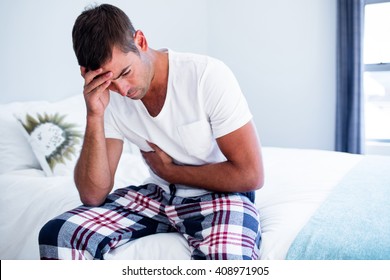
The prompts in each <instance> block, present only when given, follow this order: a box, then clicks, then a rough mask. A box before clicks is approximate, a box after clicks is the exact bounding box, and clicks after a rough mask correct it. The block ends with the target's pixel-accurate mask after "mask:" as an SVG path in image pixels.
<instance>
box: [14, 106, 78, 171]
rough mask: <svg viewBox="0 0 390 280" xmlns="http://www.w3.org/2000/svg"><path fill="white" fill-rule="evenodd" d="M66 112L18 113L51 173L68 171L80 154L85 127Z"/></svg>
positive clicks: (43, 164) (33, 144)
mask: <svg viewBox="0 0 390 280" xmlns="http://www.w3.org/2000/svg"><path fill="white" fill-rule="evenodd" d="M66 117H67V115H65V114H62V113H59V112H57V113H52V114H50V113H46V112H45V113H43V114H42V113H36V114H30V113H27V114H26V115H25V117H24V118H22V117H18V120H19V121H20V123H21V125H22V128H23V131H24V132H25V133H24V134H25V136H26V138H27V140H28V142H29V143H30V145H31V148H32V151H33V152H34V154H35V156H36V157H37V159H38V161H39V163H40V165H41V167H42V169H43V171H45V173H46V175H47V176H52V175H68V174H69V173H71V172H72V171H73V168H74V166H75V164H76V160H77V158H78V155H79V154H80V150H81V144H82V139H83V131H81V130H80V127H79V126H78V125H77V123H71V122H67V118H66Z"/></svg>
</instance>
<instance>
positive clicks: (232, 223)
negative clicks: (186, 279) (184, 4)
mask: <svg viewBox="0 0 390 280" xmlns="http://www.w3.org/2000/svg"><path fill="white" fill-rule="evenodd" d="M72 35H73V46H74V50H75V53H76V56H77V59H78V62H79V65H80V66H81V75H82V76H83V78H84V80H85V85H84V97H85V102H86V105H87V127H86V131H85V139H84V144H83V148H82V151H81V154H80V158H79V160H78V163H77V165H76V168H75V174H74V178H75V183H76V186H77V189H78V191H79V193H80V198H81V201H82V202H83V204H84V205H83V206H81V207H79V208H77V209H75V210H72V211H69V212H67V213H64V214H63V215H61V216H59V217H57V218H55V219H54V220H52V221H50V222H48V223H47V224H46V225H45V226H44V227H43V229H42V230H41V232H40V236H39V242H40V252H41V258H42V259H70V258H72V259H103V258H104V254H106V253H107V252H108V251H110V250H112V249H114V248H116V247H118V246H120V245H121V244H123V243H125V242H129V241H131V240H134V239H136V238H140V237H143V236H146V235H150V234H155V233H161V232H173V231H175V232H179V233H181V234H182V235H183V236H184V237H185V238H186V239H187V241H188V244H189V246H190V249H191V252H192V258H193V259H256V258H257V257H258V251H259V246H260V240H261V236H260V225H259V217H258V213H257V210H256V208H255V207H254V204H253V202H254V190H256V189H258V188H260V187H261V186H262V184H263V166H262V159H261V153H260V144H259V141H258V138H257V135H256V131H255V128H254V125H253V123H252V121H251V119H252V115H251V113H250V111H249V109H248V105H247V103H246V100H245V98H244V96H243V94H242V93H241V90H240V88H239V86H238V83H237V81H236V79H235V77H234V76H233V74H232V72H231V71H230V70H229V69H228V68H227V67H226V66H225V65H224V64H223V63H222V62H220V61H218V60H216V59H213V58H210V57H206V56H200V55H194V54H184V53H176V52H174V51H171V50H154V49H151V48H149V46H148V43H147V40H146V38H145V36H144V34H143V33H142V32H141V31H139V30H138V31H136V30H134V28H133V26H132V24H131V22H130V20H129V18H128V17H127V16H126V15H125V14H124V12H123V11H121V10H120V9H118V8H116V7H114V6H111V5H101V6H97V7H94V8H91V9H88V10H86V11H84V12H83V13H82V14H81V15H80V16H79V17H78V18H77V20H76V22H75V25H74V28H73V34H72ZM125 140H128V141H131V142H132V143H134V144H135V145H137V146H138V147H139V148H140V150H141V152H142V155H143V158H144V159H145V162H146V164H147V165H148V166H149V167H150V171H151V172H150V173H151V177H150V178H149V179H146V181H145V185H142V186H129V187H126V188H123V189H119V190H116V191H114V192H112V193H111V191H112V189H113V185H114V176H115V171H116V168H117V166H118V162H119V159H120V156H121V153H122V147H123V141H125ZM128 168H129V169H130V168H132V167H131V166H129V167H128ZM129 184H131V182H129Z"/></svg>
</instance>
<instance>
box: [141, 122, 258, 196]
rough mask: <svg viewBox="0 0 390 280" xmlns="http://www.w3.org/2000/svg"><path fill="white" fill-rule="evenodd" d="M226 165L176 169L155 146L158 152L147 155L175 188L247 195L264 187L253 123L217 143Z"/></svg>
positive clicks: (166, 156) (147, 158) (149, 160)
mask: <svg viewBox="0 0 390 280" xmlns="http://www.w3.org/2000/svg"><path fill="white" fill-rule="evenodd" d="M217 143H218V146H219V148H220V149H221V151H222V153H223V154H224V155H225V157H226V159H227V160H226V161H225V162H221V163H214V164H208V165H203V166H181V165H175V164H174V163H173V161H172V158H171V157H169V155H167V154H166V153H165V152H164V151H162V150H161V149H159V147H157V146H156V145H154V144H152V143H151V144H150V145H151V147H152V148H153V149H154V151H155V152H143V153H142V154H143V156H144V158H145V160H146V162H147V163H148V165H149V166H150V167H151V169H152V170H153V171H154V172H155V173H156V174H157V175H159V176H160V177H161V178H163V179H164V180H166V181H168V182H170V183H173V184H184V185H191V186H197V187H200V188H204V189H207V190H211V191H217V192H246V191H251V190H256V189H259V188H261V187H262V186H263V183H264V171H263V163H262V158H261V148H260V143H259V140H258V137H257V134H256V130H255V128H254V125H253V123H252V122H249V123H247V124H246V125H244V126H242V127H241V128H239V129H237V130H235V131H233V132H231V133H229V134H227V135H225V136H222V137H220V138H218V139H217Z"/></svg>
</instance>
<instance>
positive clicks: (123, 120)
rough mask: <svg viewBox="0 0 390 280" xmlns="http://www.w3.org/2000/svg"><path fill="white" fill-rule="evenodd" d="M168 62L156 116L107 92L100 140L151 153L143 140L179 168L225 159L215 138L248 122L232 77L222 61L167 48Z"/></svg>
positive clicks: (188, 191)
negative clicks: (116, 141)
mask: <svg viewBox="0 0 390 280" xmlns="http://www.w3.org/2000/svg"><path fill="white" fill-rule="evenodd" d="M168 61H169V74H168V85H167V95H166V99H165V103H164V106H163V108H162V110H161V111H160V113H159V114H158V115H157V116H156V117H152V116H150V115H149V113H148V111H147V109H146V108H145V106H144V105H143V103H142V101H141V100H132V99H130V98H128V97H123V96H121V95H119V94H117V93H114V92H111V93H110V103H109V105H108V107H107V110H106V112H105V136H106V138H115V139H121V140H124V139H127V140H129V141H130V142H132V143H133V144H135V145H136V146H138V147H139V148H140V149H141V150H143V151H151V148H150V147H149V145H148V144H147V141H149V142H151V143H154V144H156V145H157V146H159V147H160V148H161V149H162V150H163V151H165V152H166V153H167V154H168V155H170V156H171V157H172V158H173V159H174V162H175V164H179V165H204V164H208V163H215V162H222V161H225V160H226V158H225V157H224V155H223V154H222V152H221V151H220V149H219V147H218V145H217V142H216V139H217V138H219V137H222V136H224V135H226V134H228V133H230V132H233V131H234V130H236V129H238V128H240V127H242V126H243V125H245V124H246V123H248V122H249V121H250V120H251V118H252V114H251V112H250V110H249V108H248V104H247V102H246V100H245V97H244V96H243V94H242V92H241V89H240V87H239V85H238V82H237V80H236V78H235V77H234V75H233V73H232V72H231V70H230V69H229V68H228V67H227V66H226V65H225V64H224V63H222V62H221V61H219V60H217V59H214V58H211V57H208V56H203V55H196V54H189V53H177V52H173V51H171V50H169V51H168ZM129 168H131V167H129ZM150 174H151V177H150V178H148V179H147V180H146V181H145V183H155V184H158V185H160V186H161V187H162V188H163V189H164V190H166V191H169V182H166V181H165V180H163V179H162V178H160V177H158V176H157V175H156V174H155V173H153V172H152V171H150ZM129 184H131V182H129ZM176 188H177V192H176V194H177V195H179V196H183V197H189V196H197V195H201V194H204V193H207V192H209V191H207V190H204V189H200V188H197V187H196V186H184V185H176Z"/></svg>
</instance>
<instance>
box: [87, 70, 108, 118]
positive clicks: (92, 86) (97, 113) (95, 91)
mask: <svg viewBox="0 0 390 280" xmlns="http://www.w3.org/2000/svg"><path fill="white" fill-rule="evenodd" d="M80 70H81V76H82V77H83V78H84V80H85V83H84V91H83V94H84V99H85V103H86V105H87V115H88V116H89V117H103V116H104V110H105V109H106V107H107V105H108V103H109V101H110V94H109V90H108V87H109V86H110V84H111V80H110V79H111V77H112V75H113V74H112V72H106V73H103V74H102V71H103V69H102V68H99V69H97V70H94V71H87V70H86V68H85V67H82V66H81V67H80Z"/></svg>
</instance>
